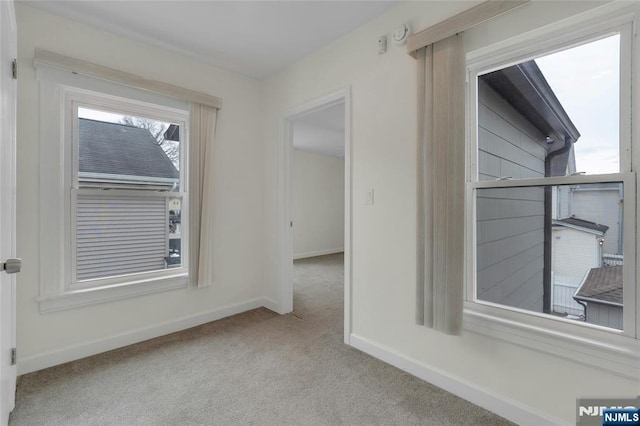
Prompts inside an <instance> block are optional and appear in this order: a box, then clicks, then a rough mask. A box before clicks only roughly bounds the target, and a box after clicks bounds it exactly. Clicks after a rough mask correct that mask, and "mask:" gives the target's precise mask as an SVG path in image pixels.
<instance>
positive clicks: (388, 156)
mask: <svg viewBox="0 0 640 426" xmlns="http://www.w3.org/2000/svg"><path fill="white" fill-rule="evenodd" d="M470 5H471V4H470V3H465V2H408V3H406V4H402V5H400V6H398V7H397V8H395V9H393V10H392V11H390V12H389V13H387V14H385V15H384V16H382V17H380V18H379V19H376V20H374V21H372V22H371V23H369V24H367V25H366V26H364V27H361V28H360V29H358V30H356V31H354V32H352V33H351V34H349V35H347V36H345V37H343V38H342V39H340V40H338V41H337V42H335V43H333V44H331V45H329V46H327V47H326V48H324V49H322V50H320V51H318V52H316V53H315V54H313V55H311V56H309V57H307V58H305V59H304V60H302V61H300V62H298V63H297V64H295V65H293V66H291V67H289V68H287V69H286V70H285V71H283V72H281V73H279V74H278V75H276V76H274V77H272V78H271V79H269V80H268V81H267V82H266V87H264V88H263V90H264V99H265V101H268V105H269V109H268V110H267V111H266V113H265V115H264V125H265V128H264V132H265V135H266V138H267V139H266V141H265V144H266V147H265V148H266V149H265V161H266V170H265V183H264V190H265V229H266V234H265V238H266V239H265V252H266V253H267V256H268V257H267V259H266V261H267V265H266V266H267V267H266V269H265V274H266V276H267V277H268V279H269V284H270V286H269V288H268V289H267V290H268V295H270V297H273V298H276V297H278V294H279V288H280V287H279V275H278V268H279V265H280V263H279V261H278V253H277V252H276V251H274V250H271V251H270V249H271V248H272V247H275V246H276V244H277V242H278V223H279V219H278V201H277V200H278V196H279V194H278V179H279V176H280V175H279V170H278V164H279V159H278V152H279V150H278V147H279V144H280V137H279V129H280V128H281V124H282V121H281V119H282V117H283V116H285V113H286V111H287V110H288V109H290V108H294V107H296V106H299V105H302V104H304V103H306V102H309V101H312V100H314V99H318V98H320V97H322V96H323V95H326V94H327V93H331V92H333V91H335V90H337V89H340V88H342V87H345V86H347V85H350V86H351V96H352V97H351V99H352V107H351V111H350V114H351V121H352V127H351V130H352V141H351V142H352V147H353V150H352V154H353V158H352V161H353V168H352V174H353V227H352V233H353V270H352V292H351V295H352V310H351V315H352V333H353V335H352V339H353V336H355V337H357V338H359V339H360V340H361V341H367V342H369V343H370V345H371V347H374V348H377V349H378V350H380V351H382V352H384V351H386V353H391V354H392V355H390V356H391V357H395V359H398V358H402V359H404V360H406V363H405V365H416V364H417V365H419V366H420V368H423V367H424V368H425V369H428V370H429V371H437V372H439V373H442V374H444V375H445V376H447V377H453V378H455V379H456V380H458V381H457V382H456V383H465V384H469V385H470V386H473V387H478V388H480V389H483V390H485V391H486V392H485V395H497V396H498V397H499V398H504V399H507V400H511V401H514V402H515V404H516V405H519V406H524V407H527V408H529V409H530V410H532V411H534V412H537V413H541V414H543V415H546V416H551V417H553V418H556V419H559V420H560V421H562V422H564V423H567V424H572V423H574V421H575V420H574V417H575V402H576V397H579V396H587V395H598V396H607V395H608V396H612V397H613V396H620V395H636V394H637V393H638V391H639V385H638V381H637V380H632V379H625V378H621V377H617V376H614V375H611V374H608V373H606V372H603V371H601V370H597V369H594V368H589V367H586V366H584V365H582V364H578V363H576V362H572V361H569V360H566V359H563V358H560V357H556V356H552V355H549V354H547V353H543V352H538V351H535V350H531V349H526V348H524V347H521V346H518V345H515V344H510V343H507V342H505V341H501V340H498V339H493V338H490V337H487V336H482V335H478V334H474V333H473V332H470V331H468V332H467V331H465V333H464V334H463V335H462V336H460V337H452V336H446V335H443V334H440V333H437V332H433V331H432V330H430V329H427V328H424V327H420V326H417V325H416V324H415V306H416V300H415V298H416V278H415V271H416V262H415V259H416V164H417V163H416V139H417V137H416V130H415V129H416V82H415V80H416V66H415V61H414V59H413V58H412V57H411V56H409V55H407V53H406V52H405V49H404V47H397V46H394V45H393V44H389V51H388V52H387V53H386V54H385V55H378V54H377V53H376V40H377V38H378V37H379V36H380V35H381V34H389V33H391V32H392V31H393V30H394V29H395V28H396V27H397V26H398V25H399V24H401V23H403V22H404V23H409V24H410V26H411V27H412V28H414V29H421V28H426V27H427V26H429V25H431V24H434V23H436V22H439V21H441V20H443V19H444V18H446V17H448V16H451V15H453V14H455V13H457V12H459V11H461V10H463V9H465V8H468V7H469V6H470ZM595 6H597V3H593V2H531V3H530V4H528V5H527V6H524V7H523V8H522V9H519V10H516V11H514V12H512V13H510V14H508V15H505V16H503V17H500V18H497V19H495V20H493V21H491V22H489V23H487V24H484V25H482V26H480V27H478V28H476V29H474V30H472V31H469V32H468V34H467V48H468V49H469V50H474V49H477V48H480V47H481V46H484V45H488V44H491V43H494V42H498V41H500V40H503V39H505V38H508V37H511V36H514V35H516V34H520V33H522V32H525V31H527V30H530V29H533V28H536V27H539V26H543V25H546V24H548V23H550V22H553V21H555V20H559V19H562V18H563V17H567V16H571V15H573V14H576V13H578V12H580V11H581V10H586V9H589V8H592V7H595ZM369 188H374V189H375V196H376V199H375V204H374V205H365V203H364V201H365V194H366V191H367V189H369ZM413 371H416V370H415V369H414V370H413Z"/></svg>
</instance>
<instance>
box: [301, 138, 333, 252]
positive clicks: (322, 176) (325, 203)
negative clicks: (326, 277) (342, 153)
mask: <svg viewBox="0 0 640 426" xmlns="http://www.w3.org/2000/svg"><path fill="white" fill-rule="evenodd" d="M294 141H295V133H294ZM292 180H293V182H292V184H293V257H294V259H301V258H303V257H311V256H320V255H323V254H329V253H340V252H342V251H344V158H339V157H331V156H328V155H322V154H315V153H312V152H308V151H302V150H299V149H294V154H293V176H292Z"/></svg>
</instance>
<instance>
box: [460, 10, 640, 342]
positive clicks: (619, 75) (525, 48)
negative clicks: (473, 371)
mask: <svg viewBox="0 0 640 426" xmlns="http://www.w3.org/2000/svg"><path fill="white" fill-rule="evenodd" d="M633 19H634V17H633V16H632V15H629V16H621V17H613V18H611V19H601V20H597V19H596V20H591V21H590V22H589V23H588V24H586V23H580V24H577V25H575V26H574V27H573V28H569V27H568V28H566V29H561V28H556V29H555V30H554V31H551V30H550V31H548V32H547V34H543V35H541V36H540V37H533V36H532V37H531V38H530V39H529V40H526V41H523V42H519V43H515V42H514V43H513V44H512V45H511V46H509V47H508V48H504V46H502V48H501V49H497V48H496V49H484V50H483V51H478V52H471V53H470V54H469V55H468V57H467V70H468V88H469V89H468V97H467V100H468V103H467V111H468V114H467V116H468V120H467V121H468V132H467V134H468V143H467V178H466V182H467V183H466V197H467V198H466V206H467V209H466V211H467V214H466V216H467V220H466V259H467V262H466V264H467V271H466V283H467V285H466V305H465V307H466V311H467V313H471V315H475V316H474V317H473V318H475V319H480V318H488V317H490V318H491V317H492V318H496V319H501V321H502V324H516V323H519V324H524V325H525V326H526V327H528V329H531V327H534V329H536V330H543V329H546V330H550V331H552V333H557V332H562V333H564V335H574V336H577V335H580V336H583V337H586V338H588V339H594V340H593V341H596V340H599V341H600V342H605V341H606V342H613V341H614V340H611V339H618V338H623V336H625V337H631V338H637V334H636V333H637V330H636V329H637V317H636V315H637V312H638V299H637V263H636V254H637V243H638V239H637V229H636V225H637V222H636V220H637V219H636V217H637V212H636V206H637V184H638V175H637V173H636V170H637V168H638V166H640V164H638V160H639V158H640V157H639V156H638V154H637V151H638V149H639V147H638V146H637V140H634V141H632V131H631V112H632V98H631V82H632V73H631V66H632V58H633V57H634V53H633V52H634V50H633V48H632V41H633V40H632V39H633V32H632V31H633V28H632V20H633ZM632 147H633V148H635V149H632ZM556 335H557V334H556ZM616 336H618V337H616ZM618 342H619V341H618ZM538 345H539V346H543V345H542V344H539V343H538ZM552 346H553V345H550V347H552Z"/></svg>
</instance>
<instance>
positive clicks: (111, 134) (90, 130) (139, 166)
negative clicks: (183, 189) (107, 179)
mask: <svg viewBox="0 0 640 426" xmlns="http://www.w3.org/2000/svg"><path fill="white" fill-rule="evenodd" d="M78 127H79V140H80V149H79V151H80V152H79V153H80V159H79V163H80V168H79V171H80V173H81V174H82V173H85V174H86V173H90V174H91V175H92V176H94V177H95V175H111V176H114V175H115V176H135V177H145V178H151V179H149V180H151V181H153V180H154V179H153V178H161V179H170V180H175V181H177V180H178V179H179V177H180V173H179V172H178V170H177V169H176V168H175V166H174V165H173V163H172V162H171V160H170V159H169V157H167V154H165V152H164V150H163V149H162V147H161V146H160V145H159V144H158V141H156V140H155V139H154V137H153V136H152V135H151V133H150V132H149V131H148V130H147V129H141V128H139V127H132V126H128V125H126V124H116V123H106V122H104V121H97V120H90V119H86V118H80V119H79V120H78Z"/></svg>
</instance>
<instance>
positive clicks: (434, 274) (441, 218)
mask: <svg viewBox="0 0 640 426" xmlns="http://www.w3.org/2000/svg"><path fill="white" fill-rule="evenodd" d="M416 59H417V61H418V94H419V96H418V114H419V117H418V122H419V129H418V132H419V141H418V159H419V164H420V166H419V167H418V170H419V176H418V201H419V202H418V205H419V211H418V265H419V266H418V309H417V312H418V314H417V320H418V322H419V323H420V324H424V325H425V326H427V327H432V328H434V329H435V330H438V331H441V332H444V333H447V334H458V333H460V330H461V327H462V307H463V279H464V193H465V186H464V181H465V161H464V156H465V107H464V105H465V66H464V64H465V58H464V46H463V35H462V34H461V33H460V34H456V35H453V36H450V37H447V38H445V39H443V40H440V41H437V42H435V43H433V44H431V45H429V46H427V47H424V48H422V49H419V50H418V51H416Z"/></svg>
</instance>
